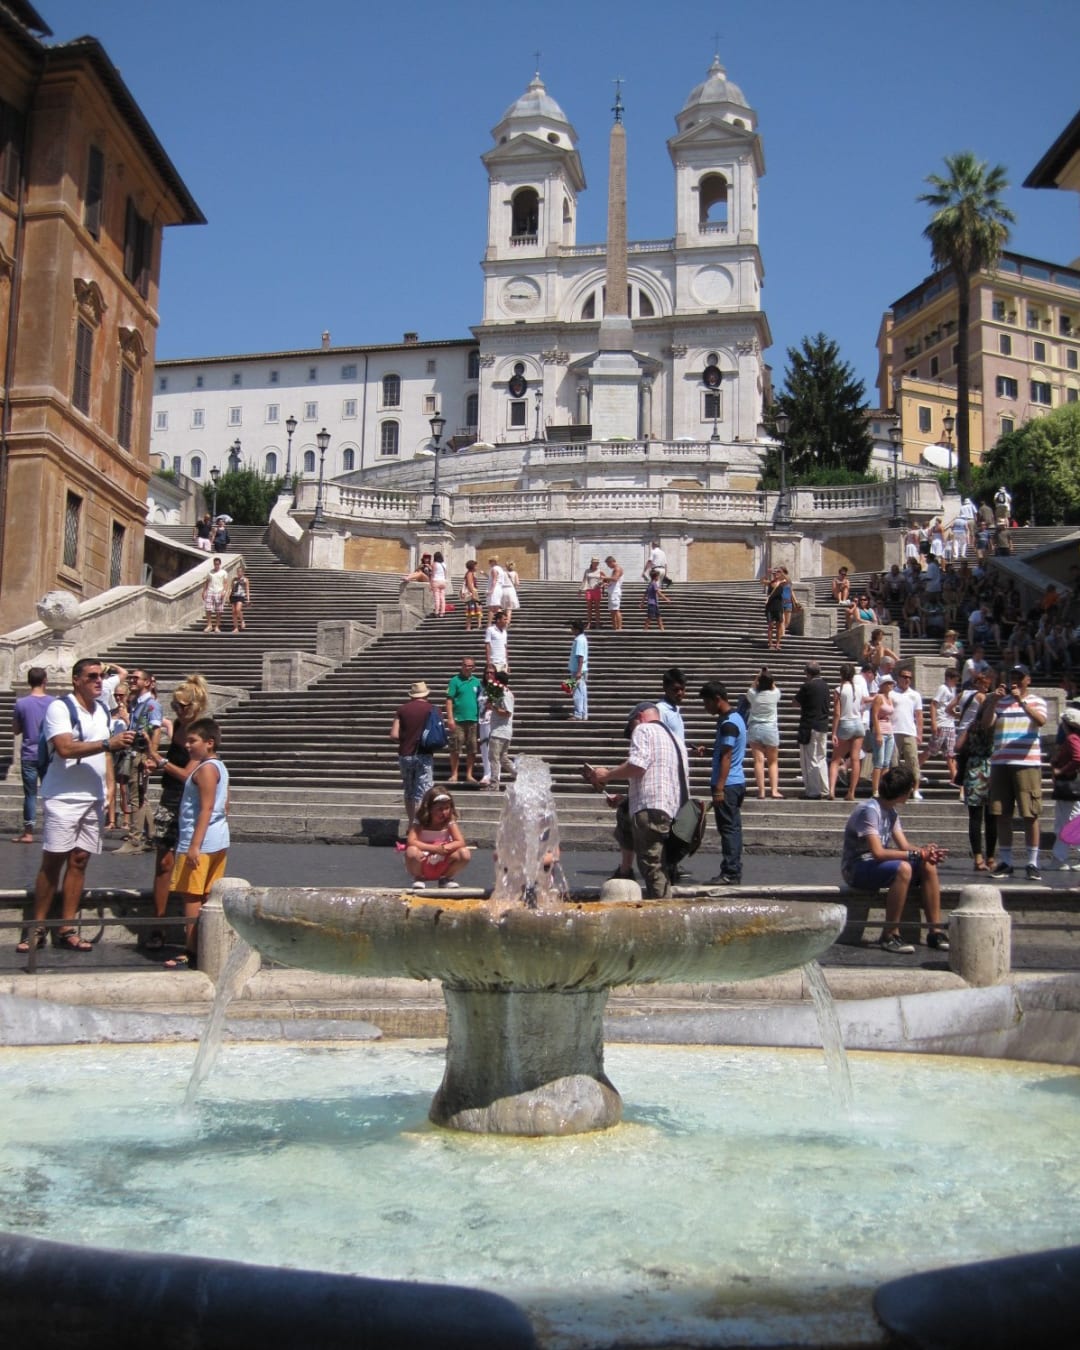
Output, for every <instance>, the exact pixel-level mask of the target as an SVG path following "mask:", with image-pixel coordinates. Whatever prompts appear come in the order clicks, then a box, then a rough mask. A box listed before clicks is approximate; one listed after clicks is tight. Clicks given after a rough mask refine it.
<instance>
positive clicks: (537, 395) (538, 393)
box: [533, 389, 544, 440]
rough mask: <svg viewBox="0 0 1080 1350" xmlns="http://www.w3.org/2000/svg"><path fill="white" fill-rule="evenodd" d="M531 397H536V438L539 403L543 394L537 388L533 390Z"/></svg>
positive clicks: (537, 436) (538, 433)
mask: <svg viewBox="0 0 1080 1350" xmlns="http://www.w3.org/2000/svg"><path fill="white" fill-rule="evenodd" d="M533 398H535V399H536V439H537V440H539V439H540V405H541V404H542V403H543V401H544V395H543V394H542V393H541V392H540V390H539V389H535V390H534V391H533Z"/></svg>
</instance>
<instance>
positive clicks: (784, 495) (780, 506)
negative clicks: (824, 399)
mask: <svg viewBox="0 0 1080 1350" xmlns="http://www.w3.org/2000/svg"><path fill="white" fill-rule="evenodd" d="M773 421H774V422H775V424H776V434H777V436H779V438H780V441H779V449H780V493H779V495H778V497H777V499H776V514H775V516H773V525H774V526H775V528H776V529H778V530H788V529H790V528H791V505H790V503H789V502H788V490H787V445H786V443H785V442H786V438H787V434H788V431H789V430H790V429H791V418H790V417H789V416H788V415H787V413H786V412H778V413H777V414H776V416H775V417H774V418H773Z"/></svg>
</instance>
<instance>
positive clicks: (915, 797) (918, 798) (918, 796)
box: [911, 788, 926, 802]
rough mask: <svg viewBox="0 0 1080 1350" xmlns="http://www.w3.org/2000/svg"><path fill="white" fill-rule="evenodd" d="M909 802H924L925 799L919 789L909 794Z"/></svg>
mask: <svg viewBox="0 0 1080 1350" xmlns="http://www.w3.org/2000/svg"><path fill="white" fill-rule="evenodd" d="M911 800H912V801H913V802H923V801H925V800H926V798H925V797H924V796H923V795H922V793H921V792H920V791H919V789H918V788H916V789H915V791H914V792H913V793H912V794H911Z"/></svg>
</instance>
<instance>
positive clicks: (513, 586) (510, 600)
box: [502, 558, 521, 628]
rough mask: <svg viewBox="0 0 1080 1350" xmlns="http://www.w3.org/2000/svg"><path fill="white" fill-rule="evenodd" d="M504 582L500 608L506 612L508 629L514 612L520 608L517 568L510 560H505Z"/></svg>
mask: <svg viewBox="0 0 1080 1350" xmlns="http://www.w3.org/2000/svg"><path fill="white" fill-rule="evenodd" d="M505 572H506V581H505V582H504V584H503V591H502V608H503V609H505V610H506V626H507V628H509V627H510V620H511V619H512V618H513V617H514V610H515V609H520V608H521V601H520V600H519V599H518V590H519V589H520V587H521V578H520V577H519V576H518V574H517V568H516V567H515V566H514V564H513V561H512V560H511V559H509V558H508V559H507V560H506V568H505Z"/></svg>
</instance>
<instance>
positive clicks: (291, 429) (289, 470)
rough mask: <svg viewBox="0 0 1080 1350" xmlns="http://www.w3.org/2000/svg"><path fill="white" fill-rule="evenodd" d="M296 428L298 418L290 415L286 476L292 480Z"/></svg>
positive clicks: (287, 426)
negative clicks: (293, 441) (293, 443)
mask: <svg viewBox="0 0 1080 1350" xmlns="http://www.w3.org/2000/svg"><path fill="white" fill-rule="evenodd" d="M295 430H296V418H295V417H289V418H288V419H287V420H286V422H285V434H286V436H288V438H289V443H288V448H287V449H286V451H285V477H286V478H287V479H288V480H289V482H292V438H293V432H294V431H295Z"/></svg>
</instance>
